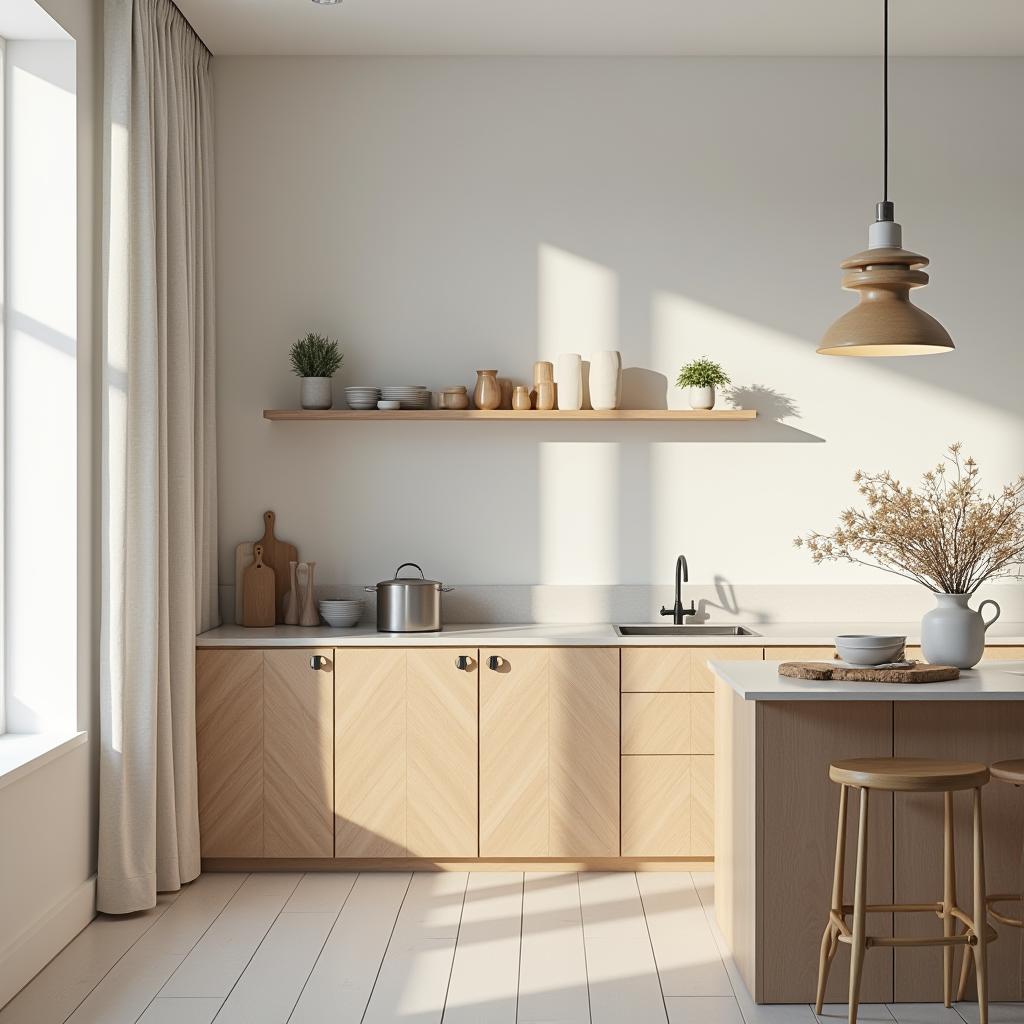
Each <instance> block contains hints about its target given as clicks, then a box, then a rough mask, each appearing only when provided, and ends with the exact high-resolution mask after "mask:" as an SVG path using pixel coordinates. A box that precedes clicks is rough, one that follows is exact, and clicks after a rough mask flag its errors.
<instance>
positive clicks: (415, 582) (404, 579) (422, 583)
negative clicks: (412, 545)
mask: <svg viewBox="0 0 1024 1024" xmlns="http://www.w3.org/2000/svg"><path fill="white" fill-rule="evenodd" d="M403 569H416V570H417V571H418V572H419V574H420V578H419V579H416V577H415V576H400V575H399V573H400V572H401V571H402V570H403ZM377 586H378V587H396V586H400V587H440V586H441V583H440V582H439V581H438V580H428V579H427V578H426V577H425V576H424V575H423V570H422V569H421V568H420V567H419V566H418V565H417V564H416V563H415V562H403V563H402V564H401V565H400V566H399V567H398V568H397V569H396V570H395V575H394V578H393V579H390V580H381V581H380V583H378V584H377Z"/></svg>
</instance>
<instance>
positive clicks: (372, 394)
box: [345, 387, 380, 409]
mask: <svg viewBox="0 0 1024 1024" xmlns="http://www.w3.org/2000/svg"><path fill="white" fill-rule="evenodd" d="M379 400H380V388H364V387H352V388H345V401H346V402H347V403H348V407H349V408H350V409H376V408H377V402H378V401H379Z"/></svg>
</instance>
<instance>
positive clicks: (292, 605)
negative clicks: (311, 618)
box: [284, 562, 300, 626]
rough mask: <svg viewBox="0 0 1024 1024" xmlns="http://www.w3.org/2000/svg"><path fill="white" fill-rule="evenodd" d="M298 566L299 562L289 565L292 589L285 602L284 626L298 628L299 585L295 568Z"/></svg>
mask: <svg viewBox="0 0 1024 1024" xmlns="http://www.w3.org/2000/svg"><path fill="white" fill-rule="evenodd" d="M298 564H299V563H298V562H289V563H288V572H289V574H290V579H291V584H292V589H291V590H289V591H288V596H287V597H286V598H285V602H284V624H285V625H286V626H297V625H298V624H299V607H300V602H299V583H298V580H297V578H296V576H295V567H296V566H297V565H298Z"/></svg>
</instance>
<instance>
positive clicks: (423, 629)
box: [366, 562, 455, 633]
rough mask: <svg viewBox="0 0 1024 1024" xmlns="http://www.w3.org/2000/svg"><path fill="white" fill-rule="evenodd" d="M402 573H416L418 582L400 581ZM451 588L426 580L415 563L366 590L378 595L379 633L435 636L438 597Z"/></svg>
mask: <svg viewBox="0 0 1024 1024" xmlns="http://www.w3.org/2000/svg"><path fill="white" fill-rule="evenodd" d="M403 569H417V570H419V574H420V578H419V579H416V578H415V577H411V578H410V577H408V576H406V577H399V575H398V574H399V573H400V572H401V571H402V570H403ZM454 589H455V588H454V587H446V586H444V585H443V584H441V583H438V581H437V580H428V579H427V578H426V577H425V576H424V575H423V570H422V569H420V567H419V566H418V565H417V564H416V563H415V562H403V563H402V564H401V565H400V566H399V567H398V568H397V569H396V570H395V577H394V579H390V580H383V581H382V582H380V583H378V584H377V586H375V587H366V591H367V593H369V594H376V595H377V632H378V633H436V632H437V631H438V630H440V628H441V595H442V594H444V593H447V592H448V591H449V590H454Z"/></svg>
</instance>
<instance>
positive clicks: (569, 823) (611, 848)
mask: <svg viewBox="0 0 1024 1024" xmlns="http://www.w3.org/2000/svg"><path fill="white" fill-rule="evenodd" d="M549 673H550V677H549V684H548V714H549V726H548V807H549V826H548V827H549V835H548V856H549V857H614V856H615V855H616V854H618V853H619V652H618V650H617V649H616V648H609V647H591V648H581V647H563V648H552V649H551V651H550V652H549Z"/></svg>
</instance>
